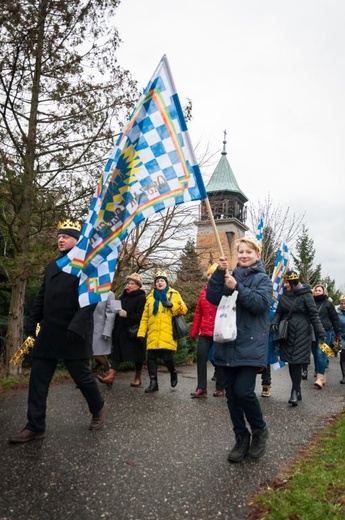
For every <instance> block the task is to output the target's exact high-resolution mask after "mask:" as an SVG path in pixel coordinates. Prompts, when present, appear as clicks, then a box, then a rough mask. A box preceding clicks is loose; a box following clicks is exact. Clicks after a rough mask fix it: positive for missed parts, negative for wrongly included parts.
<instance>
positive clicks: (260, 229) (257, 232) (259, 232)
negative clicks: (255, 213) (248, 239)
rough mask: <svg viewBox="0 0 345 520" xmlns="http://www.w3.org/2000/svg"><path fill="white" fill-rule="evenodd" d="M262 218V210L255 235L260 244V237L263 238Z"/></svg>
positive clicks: (263, 215)
mask: <svg viewBox="0 0 345 520" xmlns="http://www.w3.org/2000/svg"><path fill="white" fill-rule="evenodd" d="M264 218H265V213H264V212H262V213H261V217H260V220H259V223H258V227H257V229H256V235H255V238H256V240H257V241H258V242H259V243H260V244H261V243H262V238H263V234H264Z"/></svg>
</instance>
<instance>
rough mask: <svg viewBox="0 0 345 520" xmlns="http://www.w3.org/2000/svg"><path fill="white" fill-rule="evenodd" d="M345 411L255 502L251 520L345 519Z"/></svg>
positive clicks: (333, 420)
mask: <svg viewBox="0 0 345 520" xmlns="http://www.w3.org/2000/svg"><path fill="white" fill-rule="evenodd" d="M344 475H345V411H343V412H342V413H341V414H340V415H338V416H335V417H332V419H331V420H330V423H329V424H328V426H327V427H326V428H325V429H324V430H323V431H322V432H320V433H318V434H317V435H316V436H315V437H314V439H313V440H312V441H311V443H309V445H308V447H307V448H305V449H303V450H302V451H301V452H300V454H299V456H298V458H297V459H296V460H294V462H293V463H290V464H289V465H288V467H287V468H286V469H285V470H284V472H282V473H281V474H280V475H278V477H276V478H275V479H274V480H273V481H271V482H266V483H265V485H264V486H263V487H262V488H261V489H260V490H259V492H258V494H257V495H256V496H255V497H254V499H253V500H252V501H251V503H250V506H251V508H252V511H251V513H250V514H249V516H248V517H247V520H309V519H310V520H325V519H332V520H343V519H344V518H345V479H344Z"/></svg>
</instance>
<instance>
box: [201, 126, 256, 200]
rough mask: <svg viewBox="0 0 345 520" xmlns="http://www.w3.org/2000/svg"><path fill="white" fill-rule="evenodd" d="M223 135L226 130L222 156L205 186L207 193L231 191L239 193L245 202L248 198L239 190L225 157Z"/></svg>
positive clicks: (224, 142)
mask: <svg viewBox="0 0 345 520" xmlns="http://www.w3.org/2000/svg"><path fill="white" fill-rule="evenodd" d="M225 136H226V132H224V141H223V151H222V156H221V158H220V160H219V163H218V164H217V166H216V169H215V170H214V172H213V174H212V177H211V179H210V180H209V182H208V184H207V186H206V191H207V193H208V194H210V193H215V192H231V193H234V194H238V195H240V196H241V197H242V198H243V199H244V202H247V201H248V198H247V197H246V196H245V194H244V193H243V192H242V191H241V190H240V188H239V186H238V184H237V181H236V178H235V175H234V173H233V171H232V169H231V166H230V164H229V161H228V159H227V157H226V149H225V145H226V140H225Z"/></svg>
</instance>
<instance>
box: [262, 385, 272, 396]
mask: <svg viewBox="0 0 345 520" xmlns="http://www.w3.org/2000/svg"><path fill="white" fill-rule="evenodd" d="M270 395H271V386H270V385H262V392H261V397H269V396H270Z"/></svg>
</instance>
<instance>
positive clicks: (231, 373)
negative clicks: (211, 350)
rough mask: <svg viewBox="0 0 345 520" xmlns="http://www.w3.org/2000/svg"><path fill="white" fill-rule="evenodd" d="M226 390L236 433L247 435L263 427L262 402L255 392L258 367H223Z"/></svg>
mask: <svg viewBox="0 0 345 520" xmlns="http://www.w3.org/2000/svg"><path fill="white" fill-rule="evenodd" d="M223 373H224V377H225V392H226V398H227V403H228V408H229V412H230V417H231V421H232V424H233V429H234V433H235V435H241V436H243V435H247V434H248V433H250V432H249V430H248V427H247V425H246V420H247V422H248V423H249V426H250V429H251V431H253V430H257V429H260V430H261V429H262V428H264V427H265V425H266V423H265V421H264V418H263V415H262V411H261V407H260V403H259V400H258V398H257V397H256V394H255V383H256V375H257V367H231V368H230V367H223Z"/></svg>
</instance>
